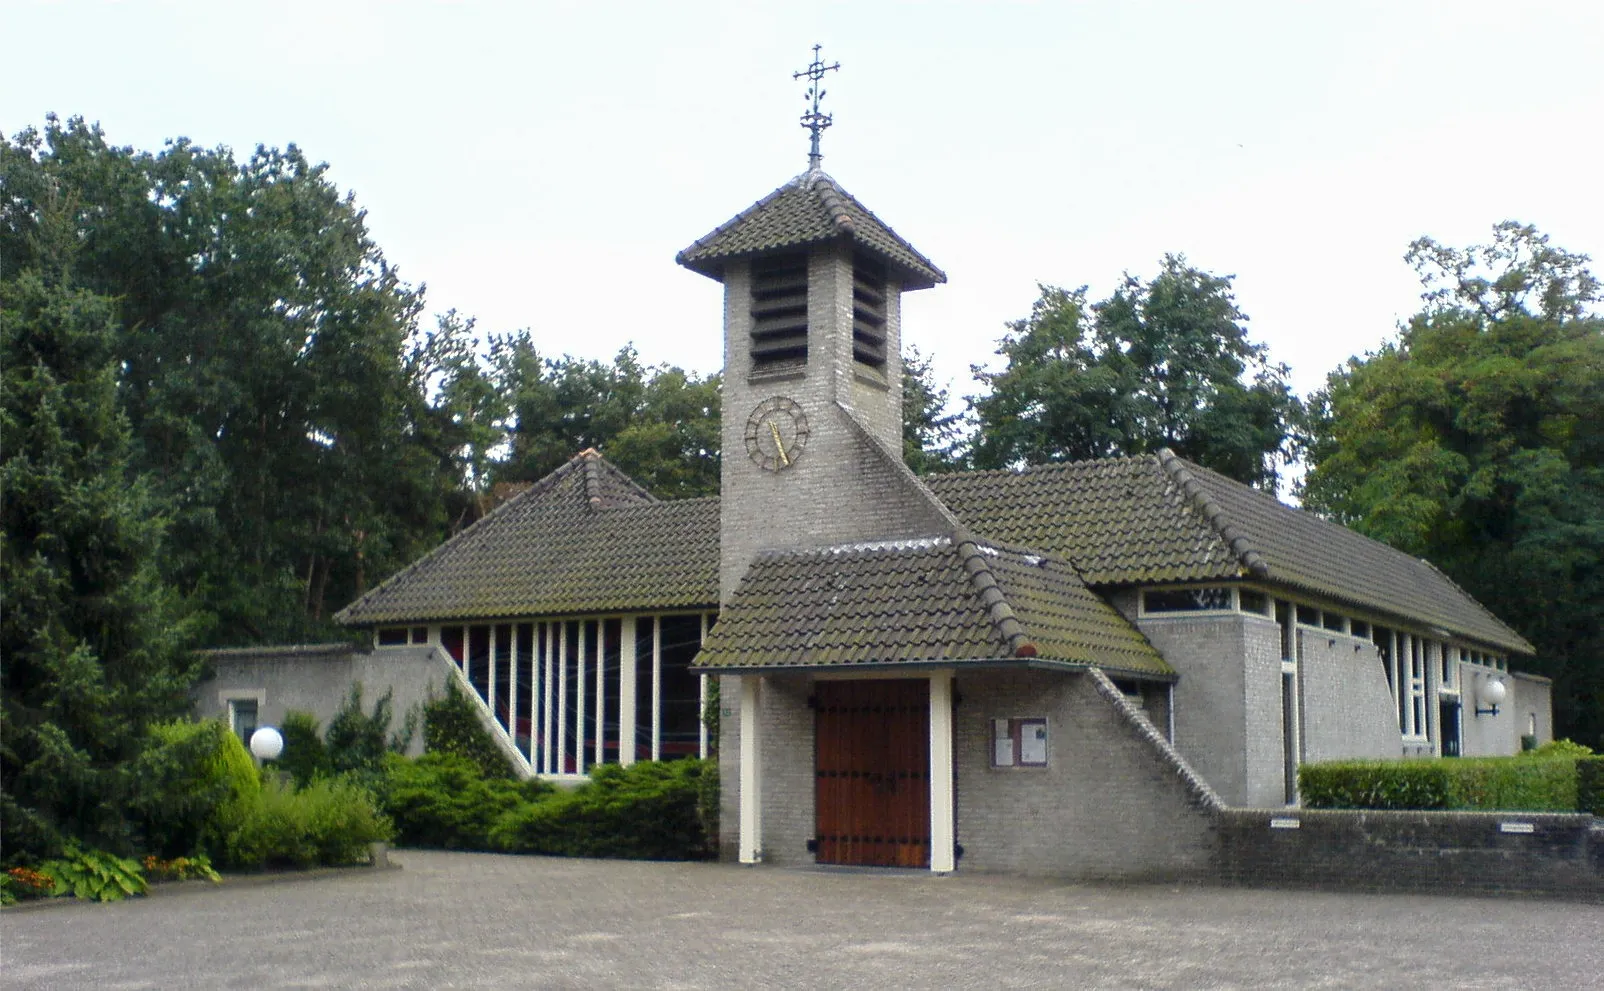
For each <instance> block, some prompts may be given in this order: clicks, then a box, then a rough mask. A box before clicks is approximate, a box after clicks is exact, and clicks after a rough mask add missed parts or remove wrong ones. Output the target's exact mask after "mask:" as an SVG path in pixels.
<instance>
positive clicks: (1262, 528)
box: [925, 451, 1532, 653]
mask: <svg viewBox="0 0 1604 991" xmlns="http://www.w3.org/2000/svg"><path fill="white" fill-rule="evenodd" d="M925 484H926V485H928V486H929V487H930V489H931V491H933V492H934V493H935V494H936V495H937V496H938V497H939V498H940V499H941V500H942V501H943V502H944V503H946V504H947V506H948V507H949V508H951V509H952V511H953V512H954V513H955V514H957V516H958V517H959V518H960V519H962V520H963V521H964V522H965V524H967V525H968V526H970V527H972V528H973V529H974V530H975V532H976V533H978V534H980V535H981V536H983V537H986V538H989V539H992V540H1000V541H1006V542H1008V543H1011V544H1016V545H1021V546H1027V547H1033V548H1039V549H1041V550H1043V551H1046V552H1048V553H1051V554H1056V555H1060V556H1062V557H1064V558H1066V559H1067V560H1070V561H1073V562H1074V564H1075V566H1076V568H1077V569H1078V570H1079V571H1080V573H1081V575H1082V576H1083V577H1084V578H1085V579H1086V581H1087V582H1088V583H1089V584H1091V585H1093V586H1113V585H1136V584H1146V583H1154V582H1187V581H1219V580H1225V579H1261V580H1266V581H1269V582H1272V583H1277V584H1282V585H1286V586H1290V587H1292V588H1295V589H1302V590H1305V591H1308V592H1310V593H1312V594H1315V595H1319V596H1322V597H1329V598H1331V599H1334V600H1336V601H1338V602H1344V603H1348V604H1350V605H1354V606H1359V607H1363V608H1365V609H1369V610H1373V611H1375V612H1378V613H1380V614H1382V615H1387V616H1393V617H1397V618H1400V619H1410V620H1414V621H1416V622H1423V623H1427V624H1432V625H1436V626H1439V627H1441V628H1443V629H1446V630H1448V631H1451V632H1453V633H1455V634H1458V635H1460V636H1464V637H1468V638H1471V639H1475V640H1480V641H1483V642H1485V643H1488V644H1491V645H1494V646H1497V647H1501V648H1504V649H1507V650H1512V651H1517V652H1521V653H1531V651H1532V647H1531V645H1530V644H1529V643H1527V642H1526V640H1525V639H1523V638H1522V637H1521V636H1520V635H1519V634H1518V633H1516V632H1515V631H1514V630H1511V629H1510V628H1509V627H1508V626H1506V625H1504V624H1503V623H1502V622H1500V621H1499V620H1498V619H1497V618H1496V617H1494V616H1493V615H1492V614H1491V613H1489V612H1488V611H1487V610H1486V609H1485V608H1483V607H1482V606H1481V605H1480V604H1479V603H1478V602H1476V600H1475V599H1473V598H1471V597H1470V596H1469V595H1467V594H1466V593H1465V592H1464V591H1463V590H1462V589H1460V588H1459V587H1458V586H1457V585H1455V584H1454V583H1453V582H1452V581H1450V580H1449V579H1448V578H1447V576H1446V575H1444V574H1443V573H1442V572H1440V571H1438V570H1437V569H1436V568H1434V567H1432V566H1431V565H1430V564H1428V563H1426V562H1425V561H1421V560H1418V559H1416V558H1414V557H1411V556H1409V555H1408V554H1405V553H1403V552H1401V551H1398V550H1395V549H1393V548H1391V547H1388V546H1387V545H1385V544H1382V543H1379V542H1377V541H1374V540H1371V539H1369V538H1368V537H1364V536H1361V535H1360V534H1358V533H1355V532H1354V531H1352V530H1349V529H1348V528H1346V527H1343V526H1339V525H1338V524H1335V523H1331V522H1328V521H1326V520H1322V519H1320V518H1319V517H1318V516H1315V515H1314V514H1313V513H1306V512H1303V511H1302V510H1299V509H1294V508H1293V507H1291V506H1288V505H1285V504H1284V503H1282V502H1280V501H1279V500H1278V499H1276V498H1275V497H1274V496H1272V495H1269V494H1267V493H1263V492H1259V491H1257V490H1255V489H1252V488H1249V487H1248V486H1245V485H1242V484H1241V483H1239V482H1235V481H1232V480H1231V479H1228V478H1226V477H1224V476H1222V475H1219V474H1216V473H1215V472H1212V471H1209V470H1208V469H1206V468H1201V467H1198V466H1197V465H1193V464H1191V463H1189V462H1186V461H1182V460H1181V459H1180V458H1177V457H1175V456H1174V455H1173V454H1171V453H1170V452H1168V451H1165V452H1162V453H1161V454H1157V455H1146V456H1142V457H1135V458H1117V459H1106V460H1097V461H1079V462H1072V463H1069V464H1055V465H1044V466H1041V467H1036V468H1027V469H1025V470H1024V471H1019V472H1013V471H982V472H964V473H957V474H951V475H937V476H929V477H926V479H925Z"/></svg>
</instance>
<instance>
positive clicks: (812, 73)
mask: <svg viewBox="0 0 1604 991" xmlns="http://www.w3.org/2000/svg"><path fill="white" fill-rule="evenodd" d="M821 47H823V46H821V45H814V46H813V62H812V63H811V64H809V65H808V67H807V68H806V69H803V70H802V71H801V72H793V73H791V78H792V79H807V80H808V92H807V95H806V96H805V97H803V99H805V100H808V101H811V103H812V108H811V109H810V110H808V112H807V113H805V114H803V115H802V126H803V127H805V128H807V129H808V131H809V132H810V133H811V134H812V135H813V143H812V144H811V145H810V146H809V148H808V168H809V169H816V168H818V167H819V160H820V159H822V158H823V157H824V156H823V155H822V154H820V153H819V135H820V134H823V133H824V129H825V128H827V127H829V126H830V124H831V123H832V122H833V118H832V117H831V115H830V114H826V113H820V112H819V101H820V100H822V99H824V92H825V91H824V90H823V89H822V88H820V86H819V83H820V81H822V80H823V79H824V74H825V73H826V72H834V71H837V70H839V69H840V68H841V63H840V62H837V63H835V64H834V65H825V64H824V61H823V60H822V59H820V58H819V49H820V48H821Z"/></svg>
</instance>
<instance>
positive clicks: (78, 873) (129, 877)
mask: <svg viewBox="0 0 1604 991" xmlns="http://www.w3.org/2000/svg"><path fill="white" fill-rule="evenodd" d="M39 873H40V874H43V875H46V876H47V877H50V878H52V879H54V881H55V882H56V887H55V890H54V892H52V893H53V894H55V895H56V896H58V897H59V896H62V895H71V896H73V897H74V898H78V899H82V900H83V901H96V902H115V901H121V900H122V899H124V898H127V897H128V896H129V895H142V894H144V893H145V878H144V876H143V875H142V874H140V872H139V865H138V864H137V863H135V862H134V861H132V860H128V859H125V858H123V857H118V856H115V855H113V854H110V853H107V852H106V851H104V850H82V849H79V848H78V847H77V846H74V845H73V844H70V843H69V844H68V845H67V848H66V850H65V851H63V853H62V855H61V856H60V857H59V858H57V859H55V860H47V861H45V862H44V863H42V864H40V865H39Z"/></svg>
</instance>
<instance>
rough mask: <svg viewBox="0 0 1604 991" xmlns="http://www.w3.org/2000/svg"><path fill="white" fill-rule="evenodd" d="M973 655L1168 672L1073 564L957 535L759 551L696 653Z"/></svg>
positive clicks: (880, 661)
mask: <svg viewBox="0 0 1604 991" xmlns="http://www.w3.org/2000/svg"><path fill="white" fill-rule="evenodd" d="M984 662H991V663H997V662H1005V663H1010V664H1019V663H1036V664H1042V663H1053V662H1057V663H1059V664H1071V665H1079V666H1098V667H1102V668H1105V669H1107V670H1111V671H1115V672H1125V673H1133V674H1144V675H1149V676H1157V677H1168V676H1172V675H1173V671H1172V670H1171V669H1170V668H1169V666H1168V665H1166V664H1165V663H1164V661H1163V659H1162V658H1161V657H1159V655H1158V652H1157V651H1156V650H1154V648H1153V646H1152V645H1151V644H1149V643H1148V642H1147V640H1146V639H1144V638H1143V637H1142V635H1141V634H1140V633H1139V632H1137V631H1136V629H1135V627H1133V626H1132V625H1131V624H1130V623H1129V622H1127V621H1126V620H1125V618H1124V617H1122V616H1120V615H1119V613H1117V612H1115V611H1114V609H1113V608H1112V607H1110V606H1109V605H1108V603H1106V602H1104V601H1103V600H1102V599H1101V598H1099V597H1098V596H1097V595H1096V594H1095V593H1093V592H1092V591H1091V590H1090V589H1088V588H1086V586H1085V584H1084V583H1083V582H1082V581H1081V580H1080V578H1079V577H1078V576H1077V575H1076V574H1075V571H1074V569H1073V568H1071V567H1069V566H1068V565H1067V564H1065V563H1064V562H1062V561H1057V560H1054V559H1052V558H1049V557H1044V556H1040V555H1034V554H1030V553H1027V552H1023V551H1020V550H1017V549H1011V548H1002V547H997V546H994V545H991V544H986V543H982V542H977V541H975V540H973V539H970V538H967V537H966V535H964V534H962V533H959V534H957V535H951V536H945V537H934V538H928V539H923V540H906V541H887V542H879V543H866V544H853V545H846V546H840V547H832V548H826V549H822V550H809V551H787V552H775V553H768V554H763V555H760V556H759V557H758V559H757V560H756V561H755V562H753V564H752V566H751V567H750V568H749V569H747V573H746V576H745V577H744V578H743V579H742V581H741V584H740V585H739V586H738V587H737V588H736V591H735V593H734V595H733V596H732V597H731V599H730V601H729V602H728V603H727V604H726V606H725V608H724V610H723V611H722V613H721V614H720V616H719V622H718V625H717V626H715V627H714V628H713V631H712V632H711V633H710V634H709V636H708V639H707V641H706V642H704V643H703V645H702V653H701V654H700V656H699V657H698V659H697V665H698V667H702V668H707V669H718V670H759V669H761V670H776V669H790V668H818V667H826V666H828V667H852V666H865V667H867V666H870V665H873V666H883V665H895V664H918V665H945V664H952V665H955V666H956V665H962V664H973V663H984Z"/></svg>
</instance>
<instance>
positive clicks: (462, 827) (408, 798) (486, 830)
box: [381, 753, 555, 850]
mask: <svg viewBox="0 0 1604 991" xmlns="http://www.w3.org/2000/svg"><path fill="white" fill-rule="evenodd" d="M553 791H555V788H554V787H553V786H552V785H549V784H545V783H544V782H540V781H534V780H530V781H523V782H517V781H513V780H511V779H509V778H486V777H485V776H484V772H483V771H482V769H481V768H480V766H479V765H478V764H477V763H475V762H474V761H472V760H470V759H469V758H467V757H464V756H462V755H461V754H453V753H427V754H424V755H423V756H421V757H419V758H417V759H416V760H408V759H407V758H405V757H401V756H399V755H395V754H392V755H391V756H390V758H389V760H388V761H387V763H386V766H385V781H384V785H383V787H382V788H381V795H382V803H383V808H384V811H385V813H386V814H387V815H389V817H390V819H391V820H392V821H393V822H394V823H395V835H396V842H397V843H399V844H401V845H403V846H422V847H437V848H442V849H446V850H491V849H495V847H494V846H492V844H491V842H490V827H491V826H492V825H494V823H495V822H496V820H497V819H498V818H500V817H501V816H502V815H503V814H504V813H506V812H508V811H510V810H512V809H514V808H516V807H517V806H518V805H520V804H523V803H527V802H531V801H535V800H537V799H539V798H541V797H542V796H545V795H547V794H549V793H551V792H553Z"/></svg>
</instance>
